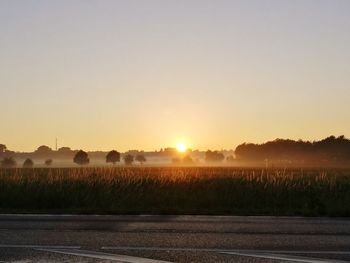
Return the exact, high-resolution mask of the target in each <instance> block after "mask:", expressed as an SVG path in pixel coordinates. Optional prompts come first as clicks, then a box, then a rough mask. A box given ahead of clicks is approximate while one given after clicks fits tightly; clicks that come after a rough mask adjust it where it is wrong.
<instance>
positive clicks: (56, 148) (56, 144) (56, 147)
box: [55, 138, 57, 152]
mask: <svg viewBox="0 0 350 263" xmlns="http://www.w3.org/2000/svg"><path fill="white" fill-rule="evenodd" d="M55 148H56V152H57V138H56V147H55Z"/></svg>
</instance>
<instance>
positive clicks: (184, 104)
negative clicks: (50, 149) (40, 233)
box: [0, 0, 350, 151]
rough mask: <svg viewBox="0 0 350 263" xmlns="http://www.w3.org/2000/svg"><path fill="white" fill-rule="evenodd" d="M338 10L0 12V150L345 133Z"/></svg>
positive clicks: (348, 22) (195, 144) (240, 7)
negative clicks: (0, 146)
mask: <svg viewBox="0 0 350 263" xmlns="http://www.w3.org/2000/svg"><path fill="white" fill-rule="evenodd" d="M349 14H350V1H348V0H343V1H340V0H328V1H324V0H314V1H311V0H309V1H295V0H290V1H280V0H275V1H272V0H271V1H267V0H265V1H261V0H256V1H253V0H250V1H246V0H242V1H222V0H221V1H219V0H218V1H204V0H200V1H199V0H198V1H189V0H186V1H164V0H159V1H155V0H148V1H129V0H128V1H86V0H84V1H64V0H61V1H30V0H27V1H14V0H7V1H6V0H4V1H1V2H0V97H1V103H0V117H1V129H0V139H1V142H2V143H6V145H7V147H8V148H10V149H16V150H22V151H28V150H33V149H35V148H36V147H37V146H38V145H42V144H46V145H49V146H53V145H54V141H55V137H58V138H59V144H60V146H64V145H68V146H70V147H72V148H73V149H79V148H82V149H95V150H109V149H111V148H116V149H118V150H120V151H125V150H128V149H144V150H154V149H159V148H161V147H166V146H175V145H176V144H177V143H178V142H184V143H186V144H187V145H188V146H189V147H190V148H193V149H195V148H198V149H207V148H211V149H221V148H226V149H232V148H234V147H235V146H236V145H237V144H239V143H241V142H244V141H252V142H263V141H267V140H271V139H275V138H278V137H283V138H291V139H298V138H302V139H320V138H323V137H326V136H328V135H329V134H336V135H337V134H345V135H347V136H349V134H350V121H349V120H350V111H349V107H348V105H349V98H350V88H349V87H350V78H349V76H350V63H349V61H350V34H349V32H350V16H349Z"/></svg>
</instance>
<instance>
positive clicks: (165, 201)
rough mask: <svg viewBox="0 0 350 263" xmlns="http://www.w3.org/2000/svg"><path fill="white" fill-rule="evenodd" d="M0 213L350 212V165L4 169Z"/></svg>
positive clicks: (1, 180)
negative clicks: (324, 167)
mask: <svg viewBox="0 0 350 263" xmlns="http://www.w3.org/2000/svg"><path fill="white" fill-rule="evenodd" d="M0 211H1V212H57V213H66V212H74V213H113V214H120V213H127V214H135V213H137V214H138V213H151V214H230V215H310V216H311V215H312V216H318V215H327V216H350V170H344V169H342V170H340V169H338V170H337V169H334V170H318V169H309V170H304V171H303V170H298V169H289V170H281V169H267V170H266V169H247V168H242V169H239V168H225V167H216V168H208V167H160V168H157V167H130V168H122V167H115V168H107V167H106V168H103V167H102V168H101V167H99V168H46V169H45V168H43V169H0Z"/></svg>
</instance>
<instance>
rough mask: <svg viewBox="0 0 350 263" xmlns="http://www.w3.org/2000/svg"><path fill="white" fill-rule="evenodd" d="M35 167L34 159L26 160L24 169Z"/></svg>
mask: <svg viewBox="0 0 350 263" xmlns="http://www.w3.org/2000/svg"><path fill="white" fill-rule="evenodd" d="M33 166H34V162H33V161H32V159H29V158H28V159H26V160H25V161H24V163H23V168H33Z"/></svg>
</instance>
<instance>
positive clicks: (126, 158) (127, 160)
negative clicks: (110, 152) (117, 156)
mask: <svg viewBox="0 0 350 263" xmlns="http://www.w3.org/2000/svg"><path fill="white" fill-rule="evenodd" d="M123 159H124V163H125V164H126V165H132V163H133V162H134V156H133V155H131V154H127V155H124V157H123Z"/></svg>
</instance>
